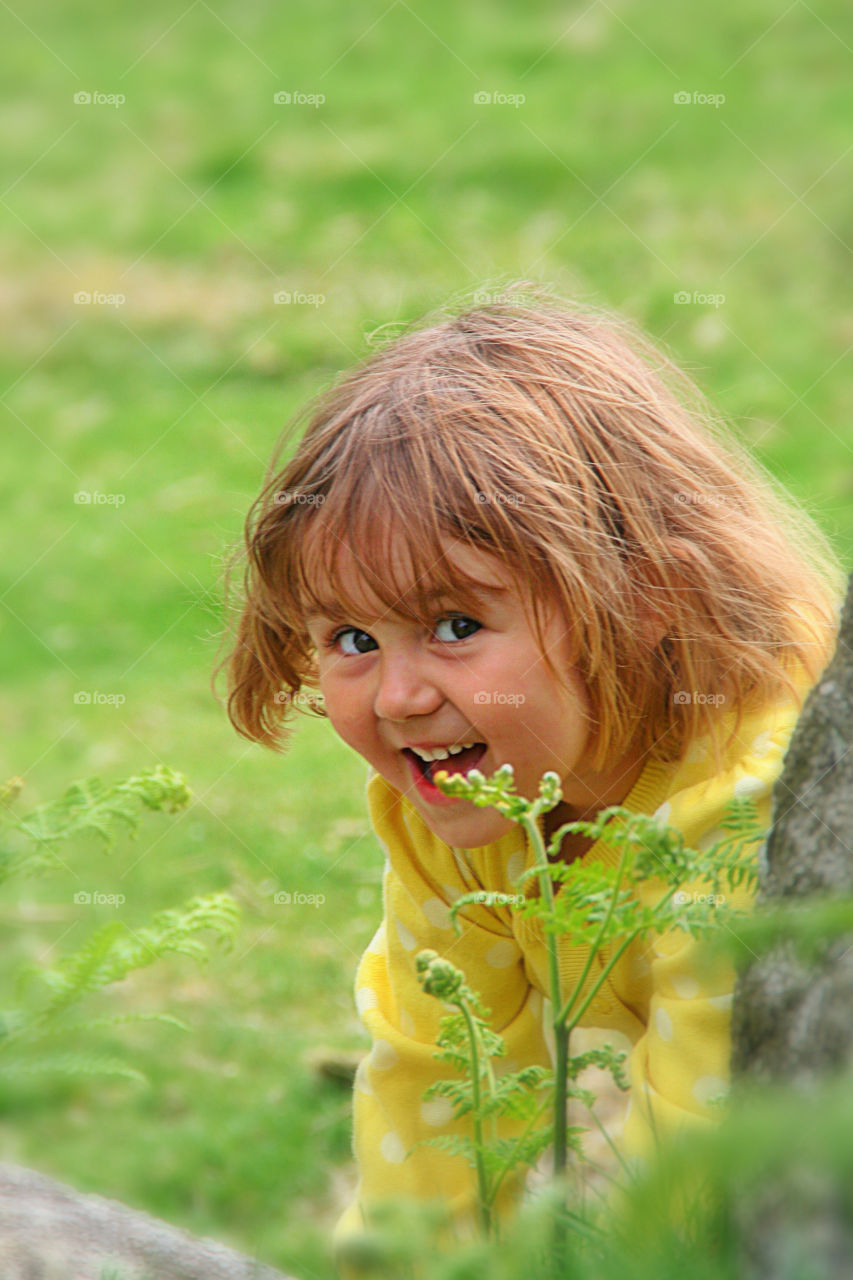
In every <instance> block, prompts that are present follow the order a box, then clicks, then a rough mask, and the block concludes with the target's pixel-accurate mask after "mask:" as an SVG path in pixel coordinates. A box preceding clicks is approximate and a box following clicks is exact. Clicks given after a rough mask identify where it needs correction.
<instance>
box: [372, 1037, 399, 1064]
mask: <svg viewBox="0 0 853 1280" xmlns="http://www.w3.org/2000/svg"><path fill="white" fill-rule="evenodd" d="M396 1061H397V1050H396V1049H395V1048H394V1046H393V1045H391V1044H389V1043H388V1041H387V1040H375V1041H374V1043H373V1048H372V1049H371V1051H370V1065H371V1067H373V1069H374V1071H387V1070H388V1068H389V1067H393V1066H394V1064H395V1063H396Z"/></svg>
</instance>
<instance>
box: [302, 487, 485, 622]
mask: <svg viewBox="0 0 853 1280" xmlns="http://www.w3.org/2000/svg"><path fill="white" fill-rule="evenodd" d="M301 533H302V536H301V537H299V536H297V537H295V538H293V540H292V543H293V544H295V545H292V555H293V557H294V561H295V563H294V565H293V567H292V568H293V572H292V580H293V581H294V583H295V591H296V605H297V610H298V612H299V614H300V615H301V616H302V617H303V618H304V619H306V621H307V620H309V619H310V618H311V617H312V616H316V615H322V616H323V617H324V618H328V619H330V620H331V621H334V622H341V621H344V620H347V621H353V620H364V621H369V620H373V619H374V618H377V617H380V616H385V615H387V614H393V615H395V616H397V617H401V618H405V619H407V620H410V621H417V622H420V623H421V624H422V625H424V626H426V625H429V624H430V623H431V622H432V621H433V620H434V617H435V609H436V607H437V606H439V605H442V604H444V605H451V604H452V605H453V606H455V607H458V608H461V607H465V608H470V609H472V610H473V611H474V612H476V611H477V610H478V609H479V608H481V607H482V605H483V603H484V602H485V601H486V600H487V599H488V598H489V596H494V595H497V594H504V593H505V592H506V590H507V588H506V587H504V586H502V585H500V584H499V583H498V581H497V579H496V578H492V579H491V580H489V579H488V577H486V578H483V577H475V576H473V575H471V574H469V573H466V572H465V571H464V570H463V568H462V567H461V565H460V564H458V563H457V562H456V559H455V557H454V550H456V549H459V548H461V547H467V548H471V549H472V550H476V551H479V552H481V553H483V552H485V553H490V554H491V555H493V556H498V555H499V551H498V547H496V546H495V545H494V543H493V542H492V540H491V539H490V538H489V536H488V533H487V531H486V530H484V529H481V528H480V529H478V528H477V527H475V526H473V525H472V524H471V523H470V522H468V521H463V520H461V519H459V518H458V517H457V518H453V517H452V516H451V515H450V514H449V513H445V514H444V517H443V518H439V516H438V515H437V514H436V511H435V509H434V508H433V507H432V506H428V505H427V504H425V503H424V502H419V503H411V502H406V501H405V497H404V496H403V495H401V494H400V493H399V492H398V493H397V494H394V493H391V492H389V491H388V487H387V486H386V485H383V484H382V483H381V477H378V476H377V475H376V473H375V472H374V473H373V474H372V475H371V476H370V477H369V478H367V479H365V480H364V481H363V482H362V483H360V484H359V485H358V488H357V490H356V489H355V486H349V485H343V486H340V487H338V486H336V487H334V488H333V490H332V492H331V494H330V495H328V496H327V500H326V502H325V503H324V504H323V506H322V508H320V509H318V510H316V511H315V512H312V513H311V518H310V522H308V521H304V522H303V529H302V530H301ZM500 559H501V562H502V563H503V557H501V558H500ZM365 614H367V616H365Z"/></svg>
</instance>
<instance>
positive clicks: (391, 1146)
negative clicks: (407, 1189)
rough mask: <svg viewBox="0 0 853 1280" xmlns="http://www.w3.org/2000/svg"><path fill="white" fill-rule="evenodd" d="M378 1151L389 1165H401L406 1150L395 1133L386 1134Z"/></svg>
mask: <svg viewBox="0 0 853 1280" xmlns="http://www.w3.org/2000/svg"><path fill="white" fill-rule="evenodd" d="M379 1150H380V1151H381V1152H382V1154H383V1156H384V1157H385V1159H386V1160H387V1161H388V1163H389V1164H402V1163H403V1161H404V1160H405V1158H406V1148H405V1147H404V1146H403V1144H402V1142H401V1141H400V1139H399V1138H398V1137H397V1135H396V1133H386V1134H385V1137H384V1138H383V1139H382V1141H381V1142H380V1144H379Z"/></svg>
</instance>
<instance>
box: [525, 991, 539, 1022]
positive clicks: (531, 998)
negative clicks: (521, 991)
mask: <svg viewBox="0 0 853 1280" xmlns="http://www.w3.org/2000/svg"><path fill="white" fill-rule="evenodd" d="M527 1007H528V1009H529V1010H530V1012H531V1014H532V1016H533V1017H534V1018H536V1019H537V1020H538V1019H540V1018H541V1017H542V994H541V992H539V991H537V990H536V988H535V987H531V988H530V994H529V995H528V997H527Z"/></svg>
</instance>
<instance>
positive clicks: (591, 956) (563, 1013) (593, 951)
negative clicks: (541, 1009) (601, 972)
mask: <svg viewBox="0 0 853 1280" xmlns="http://www.w3.org/2000/svg"><path fill="white" fill-rule="evenodd" d="M627 857H628V848H627V845H623V846H622V854H621V857H620V858H619V869H618V871H617V873H616V884H615V885H614V887H613V892H612V894H611V895H610V904H609V906H608V908H607V915H606V916H605V918H604V920H603V921H602V924H601V928H600V929H599V931H598V936H597V937H596V939H595V942H593V943H591V944H590V946H589V949H588V951H587V956H586V963H585V964H584V967H583V972H582V973H581V976H580V977H579V978H578V980H577V982H576V983H575V989H574V991H573V992H572V994H571V995H570V996H569V999H568V1000H567V1001H566V1003H565V1005H564V1006H563V1008H562V1009H561V1010H560V1014H559V1021H560V1023H564V1022H566V1020H567V1019H568V1016H569V1014H570V1013H571V1010H572V1005H573V1004H574V1002H575V1001H576V1000H577V998H578V996H579V995H580V993H581V992H582V991H583V988H584V983H585V982H586V980H587V978H588V977H589V971H590V969H591V968H592V964H593V961H594V960H595V957H596V955H597V954H598V951H599V948H600V947H601V943H602V940H603V939H604V937H605V936H606V934H607V930H608V928H609V927H610V921H611V920H612V919H613V912H614V911H615V910H616V900H617V898H618V896H619V890H620V888H621V886H622V877H623V875H624V874H625V862H626V860H627ZM600 985H601V984H600V983H599V984H598V985H597V986H596V988H595V989H596V990H598V987H599V986H600ZM589 1003H590V1002H589V1000H587V1001H586V1003H585V1004H584V1006H583V1007H584V1009H586V1008H587V1006H588V1005H589ZM578 1017H580V1015H578ZM578 1017H575V1019H574V1020H573V1022H572V1026H577V1022H578Z"/></svg>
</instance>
